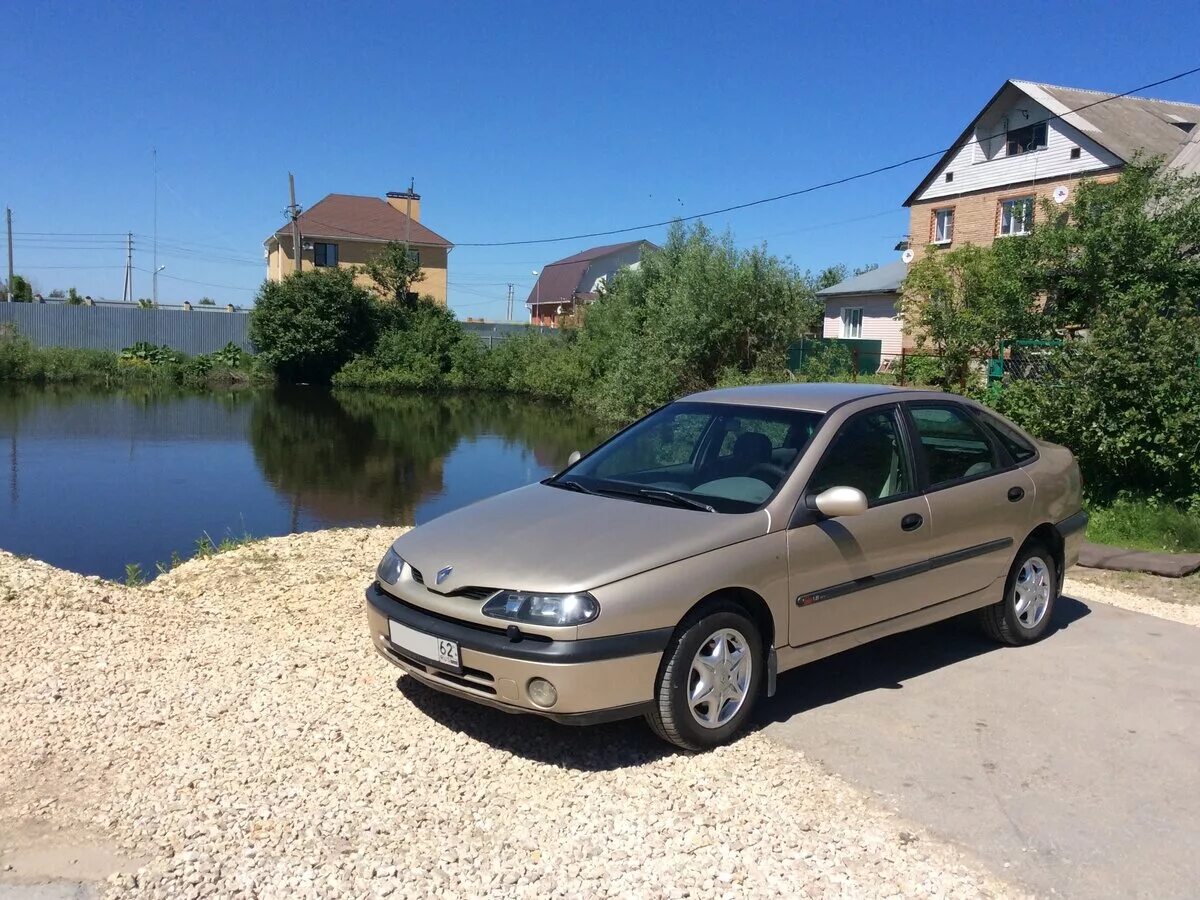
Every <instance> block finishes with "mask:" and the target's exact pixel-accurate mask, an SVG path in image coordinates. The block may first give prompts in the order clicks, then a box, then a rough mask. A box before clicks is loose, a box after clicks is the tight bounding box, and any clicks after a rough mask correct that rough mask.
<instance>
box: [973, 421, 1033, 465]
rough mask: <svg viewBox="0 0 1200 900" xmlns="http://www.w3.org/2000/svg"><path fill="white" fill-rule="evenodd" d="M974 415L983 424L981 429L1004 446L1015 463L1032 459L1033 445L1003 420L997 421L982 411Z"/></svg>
mask: <svg viewBox="0 0 1200 900" xmlns="http://www.w3.org/2000/svg"><path fill="white" fill-rule="evenodd" d="M975 414H976V416H978V418H979V421H980V422H981V423H982V424H983V427H984V428H986V429H987V430H988V431H989V432H991V434H992V436H993V437H995V438H996V440H998V441H999V442H1000V443H1001V444H1002V445H1004V449H1005V450H1007V451H1008V454H1009V456H1011V457H1012V458H1013V460H1014V461H1015V462H1025V460H1027V459H1032V458H1033V457H1034V455H1035V454H1036V453H1037V451H1036V450H1035V449H1034V448H1033V445H1032V444H1030V443H1029V441H1027V440H1025V438H1023V437H1022V436H1021V435H1020V434H1019V433H1018V432H1017V430H1016V429H1015V428H1013V427H1012V426H1011V425H1009V424H1008V423H1007V422H1005V421H1004V420H1003V419H998V418H996V417H995V416H993V415H989V414H988V413H985V412H983V411H982V410H976V412H975Z"/></svg>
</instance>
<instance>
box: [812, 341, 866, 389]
mask: <svg viewBox="0 0 1200 900" xmlns="http://www.w3.org/2000/svg"><path fill="white" fill-rule="evenodd" d="M852 374H854V356H853V354H852V353H851V352H850V348H849V347H848V346H846V345H845V344H843V343H841V342H840V341H824V342H822V343H820V344H816V345H813V346H812V347H811V348H809V349H807V350H806V351H805V354H804V368H803V369H802V371H801V372H800V377H801V378H802V379H803V380H804V381H844V380H845V379H847V378H849V377H850V376H851V375H852Z"/></svg>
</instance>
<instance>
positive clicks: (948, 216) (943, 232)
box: [933, 209, 954, 244]
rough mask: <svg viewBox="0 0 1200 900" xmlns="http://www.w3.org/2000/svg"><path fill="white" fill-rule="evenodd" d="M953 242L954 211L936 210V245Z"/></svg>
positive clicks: (934, 226)
mask: <svg viewBox="0 0 1200 900" xmlns="http://www.w3.org/2000/svg"><path fill="white" fill-rule="evenodd" d="M952 240H954V210H953V209H937V210H934V212H933V242H934V243H935V244H949V243H950V242H951V241H952Z"/></svg>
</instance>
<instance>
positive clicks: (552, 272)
mask: <svg viewBox="0 0 1200 900" xmlns="http://www.w3.org/2000/svg"><path fill="white" fill-rule="evenodd" d="M645 248H650V249H656V245H654V244H652V243H650V241H627V242H625V243H623V244H607V245H605V246H603V247H592V248H591V249H589V250H583V251H580V252H579V253H576V254H574V255H572V256H568V257H566V258H564V259H560V260H556V261H555V262H552V263H546V265H544V266H543V267H542V271H541V272H540V273H539V274H538V279H537V281H536V282H535V283H534V285H533V288H532V289H530V291H529V299H528V300H526V301H525V305H526V306H528V307H529V321H530V322H532V323H533V324H535V325H551V326H557V325H558V323H559V320H560V319H562V318H564V317H568V316H571V315H574V313H575V310H576V309H577V308H578V307H579V306H582V305H583V304H586V303H589V302H591V301H592V300H594V299H595V298H596V294H597V292H598V291H599V289H600V285H602V284H603V283H604V282H606V281H607V280H608V279H610V278H612V277H613V276H614V275H615V274H616V273H617V272H619V271H620V270H621V269H624V268H630V269H633V268H637V266H638V265H639V264H640V261H641V258H642V250H643V249H645Z"/></svg>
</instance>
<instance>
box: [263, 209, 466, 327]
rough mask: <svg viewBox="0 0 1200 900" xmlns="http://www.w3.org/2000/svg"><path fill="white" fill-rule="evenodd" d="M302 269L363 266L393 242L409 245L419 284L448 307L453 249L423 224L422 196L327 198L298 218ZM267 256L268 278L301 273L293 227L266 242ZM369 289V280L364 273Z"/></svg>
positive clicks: (420, 289)
mask: <svg viewBox="0 0 1200 900" xmlns="http://www.w3.org/2000/svg"><path fill="white" fill-rule="evenodd" d="M297 224H298V225H299V228H300V266H299V268H300V269H302V270H307V269H310V268H313V267H316V268H322V267H325V266H339V267H341V268H349V267H352V266H361V265H362V264H363V263H365V262H366V261H367V260H368V259H370V258H371V257H372V256H374V255H375V254H376V253H378V252H379V251H380V250H381V249H382V248H383V246H384V245H385V244H387V243H389V242H390V241H398V242H400V243H404V242H407V243H408V245H409V246H410V247H411V248H412V252H413V253H415V254H416V255H417V260H418V262H419V263H420V265H421V272H422V274H423V275H424V276H425V277H424V279H423V280H422V281H421V282H420V283H419V284H418V285H417V286H416V290H417V292H418V293H419V294H421V295H422V296H425V295H428V296H430V297H432V298H433V299H434V300H435V301H437V302H438V303H440V304H441V305H442V306H445V305H446V268H447V262H448V258H449V255H450V251H451V249H453V247H454V245H453V244H451V243H450V242H449V241H448V240H446V239H445V238H444V237H442V236H441V235H440V234H437V233H436V232H434V231H431V230H430V229H429V228H426V227H425V226H424V225H422V224H421V195H420V194H415V193H413V192H412V191H411V190H408V191H393V192H389V193H388V195H387V197H386V198H385V199H382V200H381V199H380V198H378V197H359V196H356V195H353V194H329V195H327V196H326V197H325V199H324V200H322V201H321V202H320V203H317V204H316V205H314V206H312V207H311V208H309V209H307V210H305V211H304V212H303V213H301V214H300V217H299V219H298V220H297ZM263 247H264V248H265V249H266V252H267V278H268V279H269V280H271V281H282V280H283V278H284V276H285V275H290V274H291V273H292V272H294V271H297V267H296V254H295V249H294V247H293V242H292V223H291V222H288V223H287V224H286V225H283V226H282V227H281V228H280V229H279V230H278V231H276V232H275V233H274V234H273V235H271V236H270V237H269V238H267V239H266V240H265V241H263ZM358 280H359V281H360V283H362V284H366V285H369V284H370V283H371V280H370V279H369V278H368V277H367V276H366V275H360V276H359V278H358Z"/></svg>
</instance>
